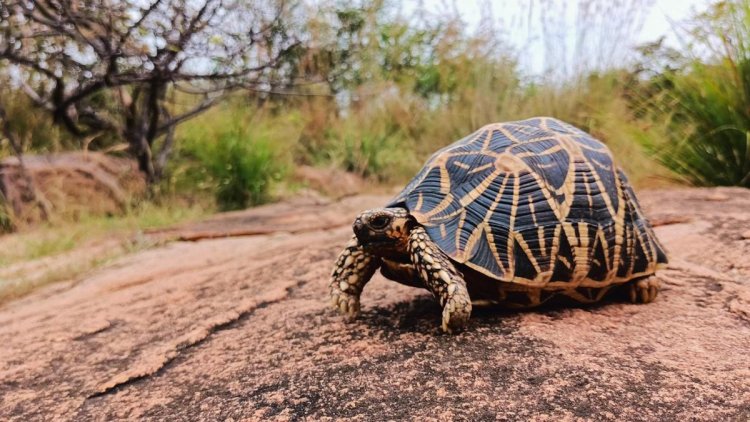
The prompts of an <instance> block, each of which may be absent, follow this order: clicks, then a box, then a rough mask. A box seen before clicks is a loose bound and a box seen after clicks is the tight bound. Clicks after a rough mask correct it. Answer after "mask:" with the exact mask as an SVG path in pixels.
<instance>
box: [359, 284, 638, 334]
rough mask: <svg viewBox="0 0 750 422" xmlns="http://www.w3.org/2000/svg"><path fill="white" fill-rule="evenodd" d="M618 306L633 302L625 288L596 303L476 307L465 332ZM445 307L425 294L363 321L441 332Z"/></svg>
mask: <svg viewBox="0 0 750 422" xmlns="http://www.w3.org/2000/svg"><path fill="white" fill-rule="evenodd" d="M618 303H630V302H629V300H628V295H627V292H626V289H612V291H611V292H609V293H608V294H607V295H606V296H605V297H604V298H602V300H600V301H599V302H595V303H580V302H576V301H573V300H570V299H568V298H565V297H557V298H554V299H552V300H551V301H550V302H548V303H545V304H543V305H541V306H538V307H534V308H521V309H513V308H508V307H507V306H503V305H481V306H475V307H474V308H473V309H472V312H471V322H470V323H469V326H468V327H467V329H466V331H468V332H471V331H474V330H477V329H479V328H482V327H502V326H510V325H512V326H517V325H518V324H519V322H520V318H521V317H522V316H523V315H524V314H527V313H536V314H540V315H545V316H547V317H549V318H550V319H551V320H559V319H564V318H568V317H570V316H571V314H570V313H569V312H568V311H570V310H572V309H583V310H586V311H590V312H595V311H597V310H599V309H602V308H606V307H607V306H610V305H613V304H618ZM441 318H442V308H441V307H440V304H439V303H438V302H437V301H436V300H435V299H433V297H432V296H430V295H428V294H425V295H420V296H417V297H416V298H413V299H409V300H404V301H402V302H398V303H396V304H393V305H388V306H376V307H374V308H370V309H369V310H367V311H364V312H363V313H362V315H361V317H360V321H361V322H364V323H366V324H367V325H369V326H370V327H373V328H378V329H380V330H383V331H385V332H393V333H400V334H403V333H412V332H422V333H427V332H430V331H435V330H437V331H438V332H439V331H440V320H441Z"/></svg>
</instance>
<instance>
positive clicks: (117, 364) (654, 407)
mask: <svg viewBox="0 0 750 422" xmlns="http://www.w3.org/2000/svg"><path fill="white" fill-rule="evenodd" d="M640 197H641V200H642V202H643V204H644V206H645V208H646V209H647V212H648V214H649V216H650V217H651V218H652V220H653V221H654V222H655V223H656V224H657V225H659V226H658V227H657V228H656V231H657V234H658V236H659V237H660V239H661V240H662V241H663V243H664V244H665V246H666V247H667V249H668V251H669V252H670V255H671V264H670V268H669V269H667V270H665V271H663V272H662V276H663V278H664V280H665V285H664V288H663V290H662V292H661V294H660V296H659V297H658V298H657V300H656V301H655V302H654V303H652V304H648V305H632V304H628V303H619V302H613V303H608V304H604V305H600V306H595V307H584V308H557V309H542V310H539V311H533V312H523V313H518V312H503V311H497V310H479V311H477V312H475V314H474V316H473V318H472V321H471V326H470V328H469V329H468V330H467V331H466V332H464V333H462V334H460V335H457V336H450V335H444V334H441V333H440V332H439V318H440V310H439V308H438V306H437V305H436V304H435V303H434V302H433V300H432V299H431V298H430V297H429V295H428V294H427V293H426V292H425V291H421V290H419V289H413V288H408V287H404V286H401V285H398V284H395V283H392V282H388V281H386V280H384V279H383V278H382V277H381V276H379V275H378V276H376V278H375V279H374V280H373V281H372V282H371V283H370V284H369V285H368V287H367V288H366V289H365V293H364V295H363V298H362V303H363V315H362V317H361V318H360V319H359V320H357V321H355V322H353V323H345V322H344V321H343V320H342V319H341V318H340V317H339V316H338V315H335V314H333V313H332V312H331V311H329V310H328V308H327V306H328V303H327V288H326V284H327V279H328V274H329V272H330V270H331V266H332V263H333V260H334V258H335V256H336V255H337V253H338V252H339V249H340V248H341V247H342V246H343V244H344V243H345V241H346V239H348V237H349V236H350V227H349V224H350V221H351V220H352V218H353V216H354V215H355V214H356V213H357V211H359V210H360V209H363V208H367V207H371V206H376V205H379V204H382V203H383V202H384V201H385V198H384V197H373V196H370V197H368V196H358V197H351V198H347V199H345V200H344V201H342V202H337V203H326V202H325V201H306V202H305V201H303V202H301V203H296V204H276V205H271V206H267V207H262V208H258V209H254V210H249V211H245V212H242V213H234V214H231V215H229V216H222V217H218V218H216V219H213V220H212V221H209V222H206V223H202V224H203V225H202V226H198V227H183V228H179V229H176V230H175V231H172V232H166V233H160V234H158V235H166V236H168V237H169V238H174V239H179V238H183V239H187V240H192V241H191V242H187V241H182V242H180V241H178V242H174V243H170V244H168V245H166V246H163V247H160V248H157V249H152V250H149V251H145V252H141V253H137V254H134V255H131V256H128V257H126V258H124V259H121V260H119V261H117V262H116V263H114V264H112V265H110V266H108V267H106V268H103V269H101V270H99V271H97V272H96V273H94V274H90V275H88V276H87V277H85V278H84V279H83V280H78V281H71V282H69V283H63V284H58V285H56V286H53V287H50V288H48V289H45V290H41V291H38V292H36V293H35V294H33V295H31V296H28V297H26V298H24V299H21V300H18V301H15V302H12V303H9V304H7V305H5V306H4V307H3V308H0V338H2V339H3V341H2V344H0V419H2V420H19V421H20V420H39V419H46V420H114V419H119V418H127V419H130V420H136V419H155V420H210V421H213V420H296V419H301V418H309V419H311V420H321V419H323V420H325V419H342V418H345V419H354V420H368V421H369V420H387V419H403V418H408V419H419V420H453V419H469V420H486V419H500V420H528V419H531V418H534V419H536V420H555V421H557V420H577V419H594V420H646V421H651V420H653V421H659V420H678V419H684V420H748V419H749V418H750V365H749V364H748V357H747V354H748V351H750V280H749V279H750V259H748V256H750V241H749V240H747V239H744V236H743V235H742V234H743V233H745V232H746V231H748V230H750V191H748V190H741V189H717V190H699V189H682V190H669V191H647V192H642V193H641V195H640ZM717 198H721V199H720V200H719V199H717ZM269 228H270V229H269ZM207 233H208V234H209V235H206V234H207ZM222 233H224V234H225V235H232V236H237V237H226V238H221V236H222Z"/></svg>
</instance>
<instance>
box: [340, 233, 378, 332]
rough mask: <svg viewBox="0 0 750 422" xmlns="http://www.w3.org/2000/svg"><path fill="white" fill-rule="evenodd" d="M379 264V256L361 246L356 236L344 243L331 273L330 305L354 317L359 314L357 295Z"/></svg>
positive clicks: (349, 317)
mask: <svg viewBox="0 0 750 422" xmlns="http://www.w3.org/2000/svg"><path fill="white" fill-rule="evenodd" d="M379 266H380V258H378V257H376V256H374V255H371V254H369V253H367V252H365V250H364V249H363V248H362V246H361V245H360V244H359V241H358V240H357V237H356V236H355V237H352V240H350V241H349V243H348V244H347V245H346V248H344V250H343V251H342V252H341V254H340V255H339V257H338V259H337V260H336V266H335V267H334V268H333V273H332V274H331V283H330V285H329V286H330V289H331V305H332V306H333V307H334V309H338V310H339V312H341V313H342V314H344V315H346V316H347V318H348V319H354V318H356V317H357V315H359V295H360V294H362V289H364V287H365V284H367V282H368V281H370V278H371V277H372V275H373V274H374V273H375V270H377V269H378V267H379Z"/></svg>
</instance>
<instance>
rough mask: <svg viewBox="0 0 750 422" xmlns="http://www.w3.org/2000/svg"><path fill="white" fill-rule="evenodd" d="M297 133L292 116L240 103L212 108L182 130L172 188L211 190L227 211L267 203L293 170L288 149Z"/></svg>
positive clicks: (221, 206) (186, 190)
mask: <svg viewBox="0 0 750 422" xmlns="http://www.w3.org/2000/svg"><path fill="white" fill-rule="evenodd" d="M260 115H263V118H260ZM282 121H283V122H284V124H282ZM257 122H262V123H257ZM298 132H299V125H298V124H296V122H295V120H294V116H291V115H287V116H285V117H275V116H269V115H266V114H265V111H263V110H257V109H252V108H250V107H247V106H244V105H242V104H240V103H237V102H230V103H229V104H227V105H225V106H222V107H219V108H217V109H216V110H212V111H210V112H209V113H208V114H206V115H205V116H202V117H200V118H198V119H196V120H195V121H192V122H188V123H187V125H186V126H185V128H184V129H183V130H182V131H181V132H179V134H178V136H179V137H180V138H181V139H180V140H179V149H178V151H177V153H178V154H179V156H180V157H178V159H176V160H173V161H174V162H175V163H179V164H178V165H176V166H173V167H172V168H171V169H170V173H171V175H170V180H171V184H172V186H171V189H173V190H174V191H176V192H177V193H197V192H196V191H199V192H200V191H202V192H206V193H211V194H213V195H214V198H215V200H216V203H217V205H218V207H219V208H220V209H222V210H233V209H241V208H246V207H248V206H251V205H258V204H262V203H264V202H267V201H269V200H270V199H271V198H272V187H273V183H274V182H278V181H280V180H281V179H282V178H283V175H284V173H285V172H286V171H287V170H288V168H289V163H291V153H290V152H287V151H288V150H289V148H288V147H289V146H290V145H291V143H293V142H296V139H297V138H298V136H299V134H298Z"/></svg>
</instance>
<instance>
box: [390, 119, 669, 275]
mask: <svg viewBox="0 0 750 422" xmlns="http://www.w3.org/2000/svg"><path fill="white" fill-rule="evenodd" d="M387 206H403V207H406V208H407V209H408V210H409V212H410V213H411V214H412V215H413V216H414V218H415V219H416V220H417V221H418V222H419V223H420V224H422V225H423V226H424V227H425V229H426V231H427V233H428V234H429V236H430V237H431V238H432V239H433V240H434V241H435V242H436V243H437V245H438V246H439V247H440V248H441V250H442V251H443V252H444V253H446V254H447V255H448V256H450V257H451V258H452V259H453V260H455V261H456V262H458V263H461V264H465V265H467V266H469V267H471V268H473V269H475V270H477V271H479V272H481V273H483V274H485V275H487V276H490V277H492V278H495V279H497V280H500V281H505V282H513V283H520V284H526V285H530V286H535V287H548V288H549V287H552V288H554V287H556V286H559V287H560V288H565V287H566V286H568V285H570V283H575V285H576V286H579V287H581V288H589V287H604V286H607V285H609V284H611V283H615V282H624V281H627V280H630V279H632V278H635V277H639V276H643V275H648V274H652V273H653V272H654V271H655V270H656V268H657V267H658V266H660V265H662V264H664V263H666V254H665V253H664V250H663V248H662V247H661V245H660V244H659V242H658V240H657V239H656V237H655V235H654V234H653V231H652V229H651V227H650V225H649V224H648V222H647V221H646V219H645V218H644V217H643V213H642V211H641V210H640V206H639V204H638V202H637V200H636V199H635V194H634V193H633V191H632V189H631V188H630V185H629V183H628V181H627V179H626V178H625V175H624V174H623V173H622V171H620V170H618V169H617V167H616V165H615V164H614V162H613V160H612V156H611V153H610V152H609V150H608V148H607V147H606V146H605V145H604V144H602V143H601V142H599V141H597V140H596V139H594V138H592V137H591V136H590V135H588V134H586V133H585V132H583V131H581V130H580V129H577V128H575V127H573V126H571V125H569V124H567V123H564V122H561V121H559V120H556V119H553V118H546V117H541V118H533V119H529V120H523V121H517V122H508V123H498V124H491V125H487V126H485V127H483V128H481V129H479V130H478V131H476V132H474V133H473V134H471V135H469V136H467V137H465V138H463V139H461V140H459V141H457V142H455V143H453V144H451V145H448V146H447V147H445V148H442V149H441V150H439V151H438V152H436V153H435V154H433V155H432V157H430V159H429V160H428V161H427V163H426V164H425V166H424V167H423V168H422V170H421V171H420V172H419V173H418V174H417V175H416V176H415V177H414V179H412V180H411V182H409V184H408V185H407V186H406V187H405V188H404V190H403V191H401V193H399V194H398V195H397V196H396V197H395V198H394V199H393V200H392V201H391V202H390V203H389V204H388V205H387Z"/></svg>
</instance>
